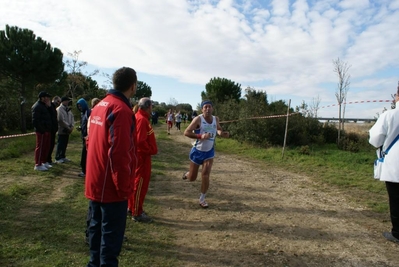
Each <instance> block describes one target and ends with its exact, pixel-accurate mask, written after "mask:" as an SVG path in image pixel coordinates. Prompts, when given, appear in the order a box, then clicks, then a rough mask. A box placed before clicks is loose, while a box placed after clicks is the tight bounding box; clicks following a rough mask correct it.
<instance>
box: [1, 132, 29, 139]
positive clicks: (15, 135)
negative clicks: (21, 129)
mask: <svg viewBox="0 0 399 267" xmlns="http://www.w3.org/2000/svg"><path fill="white" fill-rule="evenodd" d="M33 134H35V132H33V133H26V134H11V135H4V136H0V139H7V138H13V137H20V136H27V135H33Z"/></svg>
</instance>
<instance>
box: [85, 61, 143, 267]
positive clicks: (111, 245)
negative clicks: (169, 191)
mask: <svg viewBox="0 0 399 267" xmlns="http://www.w3.org/2000/svg"><path fill="white" fill-rule="evenodd" d="M112 82H113V85H114V89H112V90H108V93H107V95H106V97H105V98H104V99H103V100H102V101H101V102H100V103H98V104H97V105H96V107H95V108H94V109H93V110H92V112H91V114H90V118H89V123H90V130H89V132H88V137H87V159H86V179H85V195H86V198H88V199H89V214H90V215H89V217H90V221H89V227H88V241H89V247H90V261H89V263H88V264H87V267H99V266H109V267H117V266H118V256H119V254H120V252H121V248H122V242H123V239H124V233H125V228H126V216H127V208H128V200H129V198H130V197H131V195H132V193H133V186H132V185H133V179H134V176H135V170H136V166H137V156H136V128H135V126H136V119H135V116H134V114H133V111H132V105H131V103H130V100H129V99H130V98H131V97H133V95H134V94H135V93H136V90H137V75H136V71H135V70H134V69H132V68H127V67H123V68H120V69H118V70H117V71H116V72H115V73H114V75H113V77H112Z"/></svg>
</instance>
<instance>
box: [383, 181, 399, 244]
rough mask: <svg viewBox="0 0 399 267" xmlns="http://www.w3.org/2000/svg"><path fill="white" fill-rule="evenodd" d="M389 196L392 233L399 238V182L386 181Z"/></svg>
mask: <svg viewBox="0 0 399 267" xmlns="http://www.w3.org/2000/svg"><path fill="white" fill-rule="evenodd" d="M385 185H386V187H387V191H388V197H389V213H390V215H391V223H392V235H393V236H394V237H396V238H398V239H399V183H392V182H385Z"/></svg>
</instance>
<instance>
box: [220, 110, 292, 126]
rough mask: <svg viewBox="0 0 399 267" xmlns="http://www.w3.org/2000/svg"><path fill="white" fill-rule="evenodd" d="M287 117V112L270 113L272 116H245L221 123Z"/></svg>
mask: <svg viewBox="0 0 399 267" xmlns="http://www.w3.org/2000/svg"><path fill="white" fill-rule="evenodd" d="M297 114H300V113H299V112H295V113H290V114H288V116H292V115H297ZM282 117H287V114H284V115H270V116H260V117H251V118H244V119H237V120H231V121H220V122H219V123H228V122H236V121H243V120H257V119H270V118H282Z"/></svg>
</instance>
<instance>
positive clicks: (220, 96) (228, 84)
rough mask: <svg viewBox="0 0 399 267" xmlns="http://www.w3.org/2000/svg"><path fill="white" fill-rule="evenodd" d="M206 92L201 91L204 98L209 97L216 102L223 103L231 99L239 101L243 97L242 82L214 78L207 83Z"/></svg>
mask: <svg viewBox="0 0 399 267" xmlns="http://www.w3.org/2000/svg"><path fill="white" fill-rule="evenodd" d="M205 89H206V92H204V91H202V92H201V97H202V100H205V99H209V100H211V101H212V102H214V103H215V104H221V103H223V102H225V101H227V100H229V99H233V100H235V101H237V102H239V101H240V98H241V84H238V83H235V82H233V81H231V80H228V79H226V78H219V77H218V78H212V79H211V80H210V81H209V82H208V83H207V84H206V85H205Z"/></svg>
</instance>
